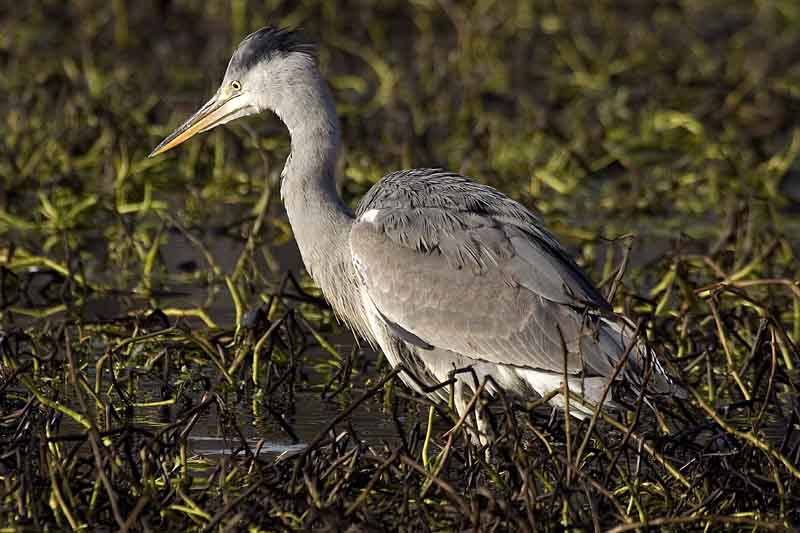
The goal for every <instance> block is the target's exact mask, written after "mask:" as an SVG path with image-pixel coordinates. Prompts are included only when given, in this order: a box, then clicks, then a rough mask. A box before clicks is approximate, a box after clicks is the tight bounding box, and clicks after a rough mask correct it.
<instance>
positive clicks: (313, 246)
mask: <svg viewBox="0 0 800 533" xmlns="http://www.w3.org/2000/svg"><path fill="white" fill-rule="evenodd" d="M315 81H316V82H317V83H309V84H305V85H302V86H297V87H296V88H293V93H292V94H291V95H288V96H287V97H286V98H282V99H281V100H282V101H281V105H280V106H276V109H275V112H276V114H277V115H278V116H279V117H280V119H281V120H282V121H283V123H284V124H286V127H287V128H288V129H289V134H290V135H291V137H292V148H291V150H292V151H291V153H290V154H289V159H287V161H286V165H285V166H284V168H283V172H282V173H281V178H282V179H281V197H282V198H283V202H284V205H285V206H286V213H287V214H288V216H289V223H290V224H291V226H292V231H293V232H294V236H295V240H296V241H297V246H298V248H299V249H300V255H301V256H302V257H303V263H304V264H305V267H306V270H308V272H309V274H311V277H312V278H313V279H314V281H315V282H316V283H317V284H318V285H319V287H320V288H321V289H322V292H323V294H324V295H325V297H326V298H327V300H328V301H329V302H330V303H331V305H332V306H333V309H334V311H336V313H337V314H338V315H339V316H340V317H342V318H344V319H345V320H346V321H347V322H348V324H349V325H350V326H351V327H352V328H353V329H354V330H356V331H357V332H359V333H361V334H366V333H367V329H366V323H365V321H364V319H363V318H362V316H363V313H362V312H361V311H360V305H361V304H360V301H361V300H360V295H359V293H358V286H357V284H356V276H355V269H354V267H353V263H352V258H351V254H350V245H349V238H350V228H351V227H352V225H353V214H352V211H351V210H350V209H349V208H348V207H347V206H346V205H345V204H344V202H343V201H342V199H341V198H340V197H339V194H338V192H337V191H336V172H335V168H336V160H337V157H338V155H339V147H340V142H341V141H340V134H339V119H338V118H337V116H336V110H335V108H334V105H333V98H332V96H331V93H330V90H329V89H328V87H327V84H326V83H325V81H324V80H322V79H320V78H317V79H316V80H315Z"/></svg>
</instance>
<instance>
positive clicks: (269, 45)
mask: <svg viewBox="0 0 800 533" xmlns="http://www.w3.org/2000/svg"><path fill="white" fill-rule="evenodd" d="M267 110H270V111H273V112H274V113H275V114H277V116H278V117H279V118H280V119H281V120H282V121H283V122H284V124H285V125H286V126H287V128H288V130H289V133H290V135H291V154H290V156H289V158H288V160H287V162H286V165H285V167H284V169H283V173H282V181H281V196H282V198H283V201H284V204H285V206H286V211H287V214H288V217H289V222H290V224H291V226H292V229H293V232H294V234H295V239H296V241H297V244H298V247H299V249H300V253H301V255H302V258H303V262H304V264H305V266H306V269H307V270H308V272H309V273H310V275H311V276H312V278H313V279H314V280H315V282H316V283H317V284H318V285H319V287H320V288H321V290H322V292H323V294H324V295H325V298H326V299H327V300H328V301H329V302H330V304H331V306H332V307H333V309H334V311H335V312H336V314H337V315H338V316H339V317H341V319H342V320H343V321H344V322H346V323H347V324H348V325H349V326H350V327H351V328H352V329H353V330H354V332H355V333H357V334H358V335H360V336H361V337H363V338H365V339H366V340H368V341H369V342H370V343H372V344H373V345H377V346H378V347H380V349H381V350H382V351H383V352H384V353H385V355H386V357H387V359H388V360H389V361H390V363H391V364H392V365H393V366H394V365H398V364H400V363H402V364H404V365H405V367H406V368H407V369H408V370H410V371H411V372H412V373H413V374H414V379H412V378H411V377H410V376H408V375H406V374H401V375H402V376H403V379H404V381H405V382H406V383H407V384H408V385H409V386H410V387H411V388H413V389H416V390H418V391H419V390H421V389H422V388H421V387H420V384H422V385H435V384H437V383H440V382H442V381H445V380H447V379H448V377H449V376H450V375H452V372H453V370H457V369H464V368H468V367H469V368H471V369H472V373H474V375H473V374H471V373H460V374H456V376H455V377H456V384H455V388H456V390H455V400H456V407H457V409H458V410H459V412H460V413H463V411H464V409H465V408H466V403H467V401H468V400H469V398H470V396H471V393H472V392H473V391H474V388H475V379H474V376H477V378H478V381H481V380H483V379H484V378H486V377H491V378H492V379H491V381H490V382H489V387H488V389H489V391H490V392H492V391H494V390H495V388H496V387H499V388H501V389H503V390H504V391H506V392H509V393H515V394H517V395H521V396H523V397H525V396H528V395H531V394H534V393H537V394H540V395H544V394H546V393H548V392H549V391H551V390H554V389H558V388H560V387H562V383H563V380H564V376H567V379H568V385H569V387H570V389H571V390H572V391H574V392H575V393H577V394H579V395H582V396H583V397H584V398H585V399H586V400H588V402H589V403H590V404H591V403H596V402H598V401H599V400H600V397H601V395H602V392H603V390H604V388H605V387H606V384H607V383H608V381H609V380H610V379H611V377H612V375H613V374H614V371H615V367H616V366H617V364H618V363H619V362H620V359H621V358H622V357H623V355H624V354H625V353H626V349H628V350H627V351H628V352H630V355H629V356H628V358H627V360H626V361H625V365H624V368H623V370H622V371H621V372H619V373H618V374H617V379H620V380H626V381H627V382H629V383H630V384H631V385H633V386H634V387H635V388H640V389H641V388H644V389H646V390H647V391H648V392H651V393H656V394H670V393H679V391H680V388H679V387H678V386H677V385H675V384H674V383H673V381H672V380H671V379H670V377H669V376H668V375H667V373H666V372H665V371H664V370H663V368H662V367H661V365H660V364H659V363H658V360H657V359H656V358H655V356H654V354H653V353H652V352H651V351H650V350H649V349H648V348H647V347H646V346H645V345H644V344H643V343H641V342H640V341H638V340H636V339H635V338H634V328H633V327H632V325H631V323H630V321H629V320H627V319H626V318H624V317H621V316H618V315H614V313H613V312H612V309H611V307H610V305H609V304H608V302H607V301H606V300H605V298H604V297H603V296H602V295H601V294H600V292H599V291H598V290H597V289H596V288H595V286H594V285H593V284H592V282H591V281H590V280H589V279H588V278H587V277H586V275H585V274H584V273H583V272H582V271H581V269H580V268H578V266H577V265H576V264H575V263H574V261H573V260H572V259H571V257H570V256H569V255H568V253H567V252H566V251H565V250H564V249H563V248H562V246H561V245H560V244H559V243H558V241H557V240H556V239H555V237H554V236H553V235H552V234H551V233H550V232H549V231H548V230H547V229H546V228H545V227H544V226H543V225H542V223H541V221H540V220H539V219H538V218H537V217H536V216H535V215H534V214H533V213H531V212H530V211H529V210H528V209H527V208H525V207H524V206H523V205H521V204H520V203H518V202H516V201H514V200H512V199H510V198H508V197H507V196H505V195H504V194H502V193H501V192H499V191H497V190H496V189H494V188H492V187H489V186H486V185H482V184H480V183H477V182H475V181H472V180H471V179H469V178H467V177H464V176H461V175H459V174H456V173H452V172H447V171H444V170H441V169H414V170H405V171H400V172H393V173H390V174H388V175H386V176H384V177H383V178H382V179H381V180H380V181H378V183H376V184H375V185H374V186H373V187H372V188H371V189H370V190H369V192H368V193H367V194H366V196H365V197H364V198H363V199H362V200H361V202H360V204H359V206H358V208H357V210H356V211H355V213H354V212H352V210H351V209H349V208H348V207H347V206H346V205H345V204H344V202H343V201H342V200H341V198H340V197H339V195H338V193H337V191H336V186H335V173H334V168H335V162H336V158H337V155H338V153H339V148H340V134H339V122H338V118H337V115H336V112H335V108H334V104H333V98H332V96H331V93H330V90H329V88H328V86H327V84H326V83H325V81H324V80H323V79H322V76H321V75H320V72H319V69H318V66H317V62H316V57H315V53H314V49H313V47H312V46H310V45H309V44H307V43H306V42H304V41H303V40H302V39H301V38H300V37H299V36H298V35H297V34H296V33H294V32H291V31H287V30H282V29H275V28H263V29H261V30H259V31H257V32H255V33H253V34H251V35H249V36H247V37H246V38H245V39H244V40H243V41H242V43H241V44H240V45H239V47H238V48H237V50H236V51H235V52H234V54H233V57H232V58H231V61H230V63H229V64H228V68H227V70H226V73H225V77H224V79H223V82H222V85H221V86H220V89H219V90H218V91H217V93H216V94H215V95H214V97H212V98H211V100H210V101H209V102H208V103H207V104H206V105H204V106H203V107H202V108H201V109H200V110H199V111H198V112H197V113H196V114H195V115H193V116H192V117H191V118H190V119H189V120H187V121H186V122H185V123H184V124H183V125H182V126H180V127H179V128H178V129H177V130H176V131H175V132H174V133H173V134H171V135H170V136H169V137H167V138H166V139H165V140H164V141H163V142H162V143H161V144H160V145H159V146H158V147H156V149H155V150H154V151H153V153H152V154H151V156H153V155H156V154H159V153H162V152H164V151H166V150H169V149H171V148H173V147H174V146H177V145H178V144H180V143H181V142H183V141H185V140H186V139H188V138H190V137H191V136H193V135H194V134H196V133H198V132H200V131H206V130H208V129H211V128H213V127H215V126H217V125H220V124H224V123H226V122H229V121H231V120H234V119H236V118H239V117H241V116H245V115H250V114H256V113H261V112H264V111H267ZM631 344H634V346H633V347H630V345H631ZM629 348H630V349H629ZM646 375H647V379H646V378H645V376H646ZM433 394H434V396H436V397H439V398H444V397H445V396H447V392H438V393H433ZM554 401H555V403H557V404H558V403H561V402H563V400H561V399H559V397H556V398H555V400H554ZM571 412H572V414H574V415H576V416H586V415H587V414H589V413H591V407H590V406H584V405H581V404H580V403H578V404H577V405H575V407H574V408H573V410H572V411H571Z"/></svg>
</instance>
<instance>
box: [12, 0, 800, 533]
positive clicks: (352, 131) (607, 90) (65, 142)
mask: <svg viewBox="0 0 800 533" xmlns="http://www.w3.org/2000/svg"><path fill="white" fill-rule="evenodd" d="M268 23H269V24H274V25H282V26H292V27H297V26H301V27H303V28H304V31H305V32H306V33H307V34H308V35H309V36H310V37H312V38H314V39H315V40H318V41H319V42H320V43H321V46H320V61H321V64H322V68H323V70H324V71H325V72H326V74H327V76H328V79H329V80H330V83H331V86H332V87H333V89H334V93H335V96H336V100H337V108H338V111H339V113H340V115H341V117H342V126H343V135H344V143H345V150H346V153H345V154H344V157H343V158H342V161H341V162H340V171H341V175H342V176H343V177H344V179H343V180H342V192H343V195H344V196H345V198H347V199H348V201H350V202H353V203H354V202H355V201H356V200H357V199H358V198H359V197H360V196H361V195H362V194H363V193H364V192H365V191H366V190H367V189H368V188H369V187H370V185H371V184H373V183H374V182H375V181H376V180H377V179H378V178H380V176H382V175H383V174H384V173H386V172H388V171H389V170H393V169H398V168H407V167H414V166H442V167H446V168H451V169H453V170H458V171H460V172H462V173H464V174H466V175H470V176H473V177H475V178H477V179H479V180H480V181H483V182H485V183H489V184H491V185H493V186H496V187H497V188H500V189H501V190H503V191H505V192H507V193H508V194H509V195H511V196H512V197H514V198H515V199H518V200H520V201H521V202H523V203H524V204H526V205H528V206H530V207H533V208H535V209H536V210H538V212H539V213H541V214H542V216H543V218H544V219H545V220H546V221H547V223H548V225H549V227H550V228H552V229H553V230H554V232H555V233H556V234H558V235H559V236H560V237H561V239H562V241H563V242H564V243H565V244H566V245H568V246H569V248H570V249H571V251H573V252H574V253H575V256H576V257H577V259H578V262H579V263H580V264H581V265H582V266H583V267H584V268H585V269H586V270H587V272H589V274H590V275H591V277H592V278H593V279H594V280H595V281H597V282H598V283H599V284H600V285H601V287H602V290H603V291H604V293H605V294H611V295H612V296H613V303H614V306H615V307H616V309H617V310H619V311H624V312H625V313H626V314H628V315H629V316H632V317H635V318H636V319H637V320H638V321H639V322H640V324H641V329H642V332H643V334H644V335H646V336H647V338H648V339H649V342H650V343H651V344H652V346H654V347H655V348H656V349H657V350H658V351H659V353H660V354H661V359H662V360H664V361H665V362H666V364H667V365H668V367H669V368H670V370H671V371H672V372H673V373H674V374H675V375H677V376H680V378H681V380H682V381H683V382H684V383H685V384H686V385H687V386H688V387H689V389H690V397H689V399H688V400H687V401H685V402H666V403H665V404H664V405H660V406H659V409H658V410H657V411H656V412H653V411H652V410H651V409H649V408H648V407H647V406H645V405H644V403H643V402H642V399H641V398H639V399H637V401H635V402H633V403H632V404H631V406H630V407H631V409H630V411H627V412H621V413H615V414H604V415H601V416H598V417H596V418H595V419H593V420H592V421H585V422H578V421H575V420H568V419H565V417H564V416H563V415H561V414H560V413H553V412H551V410H550V409H549V408H548V407H547V406H546V405H543V402H541V401H538V400H537V399H536V398H531V399H530V401H529V402H526V403H522V404H520V403H513V402H511V401H510V399H507V398H504V397H502V396H499V397H495V398H490V397H488V396H485V395H481V396H479V397H478V398H476V400H475V405H476V406H477V405H483V406H484V408H487V409H490V410H491V413H492V424H493V426H494V428H495V432H496V436H497V438H496V439H495V440H494V441H493V442H492V443H491V445H490V450H489V451H490V453H489V454H488V457H489V459H488V460H487V454H485V453H484V451H485V450H481V449H479V448H478V447H476V446H475V445H474V444H472V443H471V442H470V439H469V436H468V431H467V428H466V427H465V424H464V421H463V420H459V419H458V418H457V417H456V416H454V414H453V412H452V411H449V410H448V409H446V408H445V407H443V406H433V405H432V404H430V402H429V401H428V400H427V399H426V398H423V397H419V396H416V395H414V394H412V393H411V392H410V391H409V390H408V389H406V388H405V387H404V386H403V385H402V384H401V383H400V381H399V380H397V379H396V378H397V371H392V370H391V369H390V368H389V367H388V365H387V363H386V361H385V360H384V359H383V358H382V356H381V355H380V354H379V353H374V352H373V351H372V350H371V349H370V348H369V347H367V346H362V345H359V344H358V343H357V342H356V340H355V339H354V338H353V337H352V335H351V334H350V333H349V332H348V331H347V330H345V329H344V328H343V327H342V326H341V325H339V324H338V323H337V322H336V320H335V319H334V317H333V316H332V314H331V312H330V309H329V308H328V306H327V305H326V304H325V302H324V300H322V299H321V297H320V294H319V292H318V290H317V289H316V288H315V287H314V285H313V283H311V281H310V280H309V278H308V276H307V275H306V274H305V273H304V272H303V270H302V264H301V262H300V259H299V255H298V253H297V250H296V248H295V246H294V244H293V241H292V234H291V229H290V228H289V226H288V223H287V221H286V218H285V215H284V213H283V210H282V206H281V204H280V199H279V194H278V179H279V178H278V176H279V173H280V170H281V168H282V166H283V162H284V160H285V158H286V156H287V155H288V148H289V146H288V136H287V135H286V133H285V131H284V130H283V128H282V126H281V125H280V123H279V122H278V120H277V119H275V118H274V117H264V118H254V119H250V120H247V121H243V123H241V124H239V123H237V124H236V125H234V126H232V127H230V128H224V129H223V128H220V129H219V130H215V131H214V132H212V133H210V134H208V135H205V136H204V137H202V138H199V139H196V140H195V141H194V142H192V143H188V144H186V145H185V146H182V147H181V148H180V149H179V150H176V151H175V152H174V154H173V155H171V156H169V157H163V158H159V159H147V158H146V155H147V154H148V153H149V151H150V149H152V147H153V146H154V145H155V144H156V143H157V142H158V141H159V140H160V139H162V138H163V137H164V136H165V135H166V134H167V133H169V132H170V131H171V129H172V128H173V127H174V126H175V125H176V124H177V123H178V121H179V120H181V119H182V118H183V117H185V116H187V115H188V114H189V113H190V112H191V111H193V110H194V109H195V108H196V106H197V105H198V104H199V103H202V102H203V101H205V99H206V98H207V97H208V96H209V95H210V94H211V92H212V91H213V90H215V89H216V85H217V83H218V82H219V79H220V77H221V75H222V73H223V71H224V67H225V61H226V60H227V58H228V57H229V54H230V52H231V49H232V47H233V46H235V45H236V43H238V42H239V40H240V39H241V37H242V36H243V35H245V34H247V33H248V32H249V31H252V30H254V29H257V28H259V27H261V26H263V25H265V24H268ZM0 30H1V31H0V68H1V69H2V73H3V74H2V76H0V95H1V96H2V97H0V110H1V111H2V112H0V527H3V528H5V529H4V530H10V531H40V530H61V529H70V528H71V529H88V530H95V529H98V528H99V529H123V530H141V531H153V530H159V529H160V530H206V531H228V530H251V531H275V530H285V529H321V530H330V531H341V530H347V529H348V528H351V529H350V530H351V531H373V530H375V531H379V530H394V529H403V530H421V531H429V530H435V531H447V530H462V529H471V530H487V531H492V530H494V531H505V530H520V531H532V530H538V529H541V530H559V531H563V530H575V531H578V530H580V531H583V530H587V531H588V530H595V531H600V530H614V531H627V530H631V531H633V530H640V531H642V530H645V529H647V528H648V527H651V528H665V527H666V528H671V529H674V530H678V529H701V528H706V529H708V530H714V529H718V528H722V527H727V528H729V529H732V530H748V531H761V530H783V529H791V528H794V527H800V511H799V510H798V509H800V397H798V384H800V378H799V377H798V372H799V371H798V367H800V349H799V348H798V342H800V282H798V280H800V263H798V254H800V163H798V160H797V156H798V152H800V129H798V123H799V121H798V117H800V7H798V4H797V3H796V2H795V1H793V0H771V1H755V0H754V1H752V2H746V1H736V2H729V1H723V0H686V1H682V2H677V1H663V2H662V1H658V2H655V1H654V2H638V1H632V0H631V1H619V2H603V1H596V2H582V1H577V0H575V1H569V0H565V1H544V0H541V1H540V0H519V1H517V0H505V1H491V0H474V1H470V2H455V1H450V0H439V1H433V0H415V1H413V2H407V1H400V0H391V1H381V2H376V1H369V0H353V1H342V2H324V1H317V0H308V1H303V2H286V1H282V0H264V1H262V2H256V1H254V0H230V1H217V0H213V1H208V2H192V1H189V0H153V1H150V2H127V1H125V0H113V1H111V2H103V1H96V0H77V1H74V2H62V1H50V0H38V1H36V2H19V3H17V5H14V6H13V7H12V6H10V5H9V6H4V7H0Z"/></svg>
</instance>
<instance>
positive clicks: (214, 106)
mask: <svg viewBox="0 0 800 533" xmlns="http://www.w3.org/2000/svg"><path fill="white" fill-rule="evenodd" d="M236 96H237V95H230V96H221V95H220V94H216V95H214V96H213V97H212V98H211V100H209V101H208V102H206V103H205V105H204V106H203V107H201V108H200V109H199V110H198V111H197V112H196V113H195V114H194V115H192V116H191V117H189V119H188V120H187V121H186V122H184V123H183V124H181V125H180V126H179V127H178V129H176V130H175V131H173V132H172V133H170V134H169V136H168V137H167V138H166V139H164V140H163V141H161V142H160V143H159V144H158V146H156V147H155V148H154V149H153V151H152V152H150V155H148V156H147V157H155V156H157V155H159V154H163V153H164V152H166V151H168V150H172V149H173V148H175V147H176V146H178V145H179V144H181V143H182V142H184V141H187V140H189V139H191V138H192V137H194V136H195V135H196V134H198V133H201V132H203V131H207V130H210V129H211V128H213V127H215V126H218V125H219V124H224V123H225V122H227V121H226V120H225V119H226V118H228V117H229V116H230V115H231V114H232V111H231V109H230V107H226V106H225V104H227V103H228V102H230V101H231V100H233V99H234V98H236ZM233 112H235V110H234V111H233Z"/></svg>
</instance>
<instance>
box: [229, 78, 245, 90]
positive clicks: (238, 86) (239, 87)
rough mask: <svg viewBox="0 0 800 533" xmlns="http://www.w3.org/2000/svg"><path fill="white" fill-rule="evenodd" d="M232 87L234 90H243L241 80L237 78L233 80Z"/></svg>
mask: <svg viewBox="0 0 800 533" xmlns="http://www.w3.org/2000/svg"><path fill="white" fill-rule="evenodd" d="M231 89H233V90H234V91H241V90H242V84H241V82H239V81H237V80H233V81H232V82H231Z"/></svg>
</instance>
